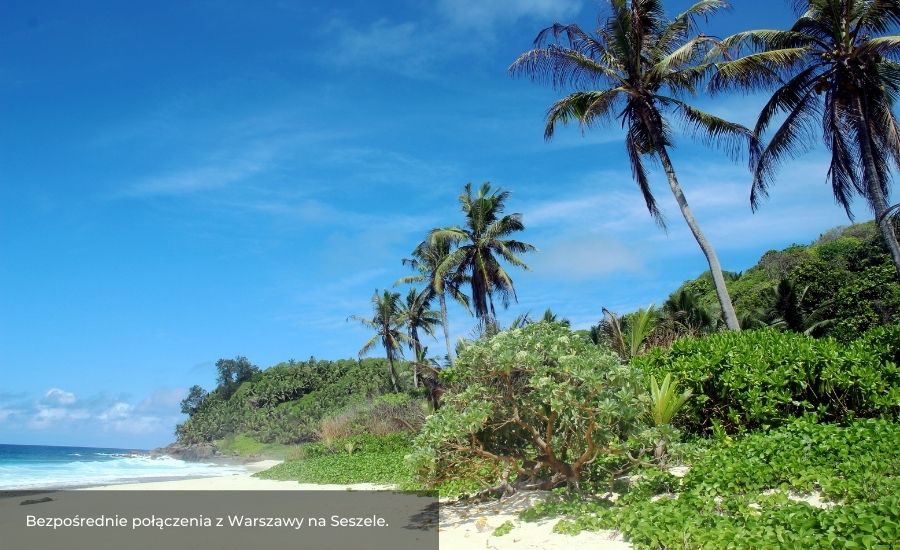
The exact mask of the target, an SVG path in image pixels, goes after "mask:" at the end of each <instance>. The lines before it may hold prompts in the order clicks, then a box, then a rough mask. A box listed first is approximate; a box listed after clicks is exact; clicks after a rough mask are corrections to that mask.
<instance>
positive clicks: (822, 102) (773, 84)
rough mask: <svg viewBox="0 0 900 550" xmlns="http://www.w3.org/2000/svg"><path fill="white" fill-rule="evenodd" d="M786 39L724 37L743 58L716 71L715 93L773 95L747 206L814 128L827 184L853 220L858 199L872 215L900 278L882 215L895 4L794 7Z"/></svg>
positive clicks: (899, 39) (897, 86) (896, 87)
mask: <svg viewBox="0 0 900 550" xmlns="http://www.w3.org/2000/svg"><path fill="white" fill-rule="evenodd" d="M795 6H796V7H797V9H798V16H799V17H798V19H797V21H796V22H795V23H794V24H793V26H792V27H791V28H790V30H787V31H780V30H755V31H747V32H742V33H738V34H735V35H733V36H730V37H728V38H726V39H725V40H723V41H722V47H723V48H726V49H730V50H731V51H732V53H736V54H739V55H740V54H743V57H739V58H738V59H734V60H732V61H725V62H722V63H720V64H719V66H718V71H717V74H716V76H715V77H714V78H713V80H712V81H711V82H710V85H711V87H712V89H713V90H724V89H729V88H732V87H739V88H742V89H745V90H754V91H758V90H770V89H772V88H774V89H775V91H774V93H773V94H772V96H771V97H770V98H769V100H768V102H767V103H766V104H765V106H764V107H763V109H762V112H761V113H760V115H759V118H758V120H757V123H756V128H755V133H756V134H757V135H760V136H761V135H763V134H765V133H766V131H767V130H769V128H770V127H772V126H773V125H777V129H775V131H774V133H773V134H772V137H771V140H770V141H769V144H768V145H767V146H766V147H765V148H764V149H763V151H762V153H761V154H760V156H759V159H758V162H757V163H756V167H755V169H754V178H753V187H752V192H751V204H752V206H753V208H754V209H755V208H757V207H758V206H759V202H760V200H761V199H762V198H763V197H765V196H766V195H767V192H768V187H769V184H770V183H772V180H773V179H774V177H775V175H776V172H777V170H778V168H779V166H780V165H781V163H782V161H783V160H784V159H785V157H792V156H794V155H796V154H797V153H799V152H802V151H804V150H806V149H807V148H808V147H809V146H810V145H811V143H810V142H811V140H812V138H813V137H814V136H815V134H816V132H815V131H814V129H815V128H816V127H817V126H820V125H821V127H822V129H823V138H824V141H825V145H826V146H827V147H828V148H829V149H830V151H831V163H830V166H829V168H828V173H827V178H828V181H829V183H830V184H831V190H832V193H833V194H834V197H835V199H836V200H837V202H838V203H839V204H840V205H841V206H843V207H844V209H845V210H846V211H847V215H848V216H850V217H851V218H852V213H851V212H850V202H851V200H852V198H853V196H854V195H855V194H859V195H860V196H862V197H863V198H864V199H865V200H866V202H867V203H868V205H869V206H870V207H871V209H872V210H873V211H874V213H875V219H876V220H877V222H878V226H879V228H880V229H881V234H882V236H883V237H884V240H885V242H886V243H887V246H888V248H889V249H890V252H891V257H892V258H893V261H894V265H895V267H896V269H897V272H898V274H900V244H898V242H897V234H896V231H895V227H894V222H893V219H892V216H891V215H890V210H891V207H890V206H889V205H888V198H889V195H890V194H889V189H888V184H889V181H890V171H891V167H898V166H900V127H898V124H897V119H896V117H895V116H894V112H893V108H894V104H895V100H896V98H897V94H898V93H900V63H898V59H900V36H898V35H887V34H886V33H888V32H890V31H896V29H897V27H898V25H900V1H898V0H877V1H876V0H797V1H796V2H795Z"/></svg>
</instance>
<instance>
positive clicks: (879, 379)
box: [632, 328, 900, 433]
mask: <svg viewBox="0 0 900 550" xmlns="http://www.w3.org/2000/svg"><path fill="white" fill-rule="evenodd" d="M898 336H900V330H898V329H896V328H891V329H878V331H877V332H874V333H873V334H872V335H867V336H866V337H865V338H864V339H863V340H862V341H861V342H860V343H857V344H852V345H849V346H845V345H842V344H840V343H839V342H837V341H835V340H833V339H830V338H825V339H819V340H816V339H813V338H810V337H807V336H804V335H800V334H793V333H783V332H778V331H776V330H773V329H767V330H759V331H744V332H741V333H734V332H727V333H719V334H715V335H712V336H709V337H706V338H700V339H694V338H685V339H682V340H679V341H677V342H675V343H674V345H673V346H672V348H671V349H667V350H666V349H656V350H653V351H652V352H650V353H649V354H647V355H645V356H643V357H638V358H635V359H634V360H633V361H632V365H634V366H635V367H636V368H638V369H640V370H642V371H644V372H645V373H646V374H648V375H656V376H658V377H662V376H664V375H666V374H668V373H672V375H673V376H675V377H676V378H677V379H678V380H679V381H680V382H681V383H682V384H684V385H686V386H687V387H688V388H690V389H691V390H692V391H693V393H694V398H693V399H691V400H690V401H688V403H687V404H686V405H685V407H684V413H683V414H682V415H681V416H680V419H681V420H680V424H681V425H682V426H684V427H685V428H687V429H688V430H689V431H691V432H693V433H701V432H708V431H710V429H711V428H712V426H713V424H714V423H716V422H718V423H720V424H721V425H722V426H723V427H725V428H726V429H727V430H728V431H731V432H734V431H742V430H746V429H757V428H762V427H766V426H775V425H779V424H782V423H783V422H785V421H786V420H787V419H790V418H793V417H799V416H803V415H813V416H815V417H817V418H818V419H820V420H823V421H833V420H842V419H846V418H852V417H875V416H882V415H887V416H896V415H897V413H898V407H900V370H898V367H897V365H896V364H895V363H893V362H889V361H888V362H885V361H883V359H884V358H885V357H889V356H890V354H891V353H892V351H891V350H896V349H897V348H898V347H900V338H898ZM879 350H881V351H879ZM893 353H896V351H893ZM677 422H678V421H677Z"/></svg>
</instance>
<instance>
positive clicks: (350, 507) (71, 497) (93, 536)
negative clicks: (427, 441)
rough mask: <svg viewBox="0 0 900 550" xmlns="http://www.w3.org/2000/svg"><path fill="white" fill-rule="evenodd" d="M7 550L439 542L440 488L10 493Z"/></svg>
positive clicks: (2, 520) (0, 507)
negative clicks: (425, 492)
mask: <svg viewBox="0 0 900 550" xmlns="http://www.w3.org/2000/svg"><path fill="white" fill-rule="evenodd" d="M0 548H2V549H3V550H36V549H40V550H76V549H78V550H80V549H91V550H106V549H108V550H144V549H152V550H176V549H182V548H183V549H192V550H193V549H198V550H204V549H217V550H220V549H221V550H225V549H234V550H238V549H240V550H265V549H276V548H277V549H279V550H284V549H289V548H298V549H300V548H303V549H306V548H309V549H313V548H316V549H317V548H333V549H339V548H373V549H377V548H385V549H390V550H406V549H409V550H413V549H415V550H429V549H432V550H437V548H438V502H437V498H436V497H435V496H434V495H420V494H409V493H399V492H391V491H60V492H54V493H40V494H31V495H27V494H25V495H18V496H15V495H6V496H3V497H2V498H0Z"/></svg>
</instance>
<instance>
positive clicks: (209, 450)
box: [150, 443, 226, 461]
mask: <svg viewBox="0 0 900 550" xmlns="http://www.w3.org/2000/svg"><path fill="white" fill-rule="evenodd" d="M150 456H151V457H152V458H158V457H161V456H171V457H172V458H177V459H180V460H187V461H202V460H220V459H223V458H226V457H224V456H222V453H220V452H219V449H217V448H216V446H215V445H213V444H212V443H198V444H195V445H182V444H180V443H172V444H170V445H168V446H167V447H160V448H158V449H153V450H152V451H150Z"/></svg>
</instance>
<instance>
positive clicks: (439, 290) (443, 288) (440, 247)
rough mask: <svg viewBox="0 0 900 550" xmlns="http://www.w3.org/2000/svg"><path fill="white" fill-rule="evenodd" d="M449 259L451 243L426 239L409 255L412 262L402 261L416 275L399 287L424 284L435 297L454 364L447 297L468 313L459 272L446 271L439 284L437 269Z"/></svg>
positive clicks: (401, 280) (451, 360)
mask: <svg viewBox="0 0 900 550" xmlns="http://www.w3.org/2000/svg"><path fill="white" fill-rule="evenodd" d="M449 255H450V242H449V241H447V240H443V239H433V238H431V237H430V236H429V238H427V239H425V240H424V241H422V242H421V243H419V245H418V246H417V247H416V248H415V249H414V250H413V251H412V258H404V259H403V265H407V266H409V267H411V268H412V269H414V270H416V271H418V273H417V274H416V275H410V276H408V277H401V278H400V279H398V280H397V282H396V283H394V284H395V285H398V284H414V283H426V284H425V289H424V290H423V292H426V291H427V292H428V293H429V294H430V295H431V296H437V298H438V303H439V304H440V306H441V326H442V327H443V328H444V343H445V344H446V346H447V360H448V361H449V362H450V364H451V365H452V364H453V347H452V346H451V345H450V323H449V322H448V321H447V296H446V295H447V294H449V295H450V296H451V297H452V298H453V299H454V300H456V301H457V302H458V303H459V304H460V305H461V306H463V307H464V308H465V309H466V311H468V310H469V297H468V296H466V295H465V294H464V293H463V292H462V285H463V284H465V283H466V276H465V274H464V273H460V272H459V271H449V272H447V273H444V274H442V275H440V277H441V280H440V284H438V279H437V277H438V267H439V266H440V265H441V263H443V261H444V260H445V259H446V258H447V256H449Z"/></svg>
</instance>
